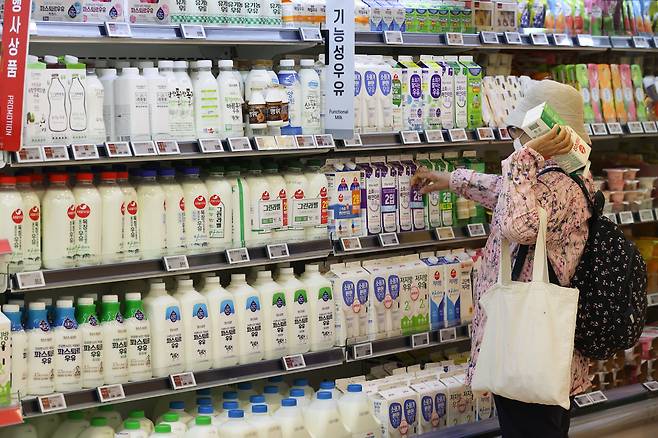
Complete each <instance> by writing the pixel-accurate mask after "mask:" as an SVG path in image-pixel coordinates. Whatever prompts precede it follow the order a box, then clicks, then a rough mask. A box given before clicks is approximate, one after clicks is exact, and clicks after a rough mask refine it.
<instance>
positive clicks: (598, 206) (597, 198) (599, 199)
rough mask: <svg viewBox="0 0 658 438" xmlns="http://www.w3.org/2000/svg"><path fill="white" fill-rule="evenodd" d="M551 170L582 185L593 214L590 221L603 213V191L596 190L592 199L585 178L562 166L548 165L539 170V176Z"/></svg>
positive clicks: (581, 188) (581, 187)
mask: <svg viewBox="0 0 658 438" xmlns="http://www.w3.org/2000/svg"><path fill="white" fill-rule="evenodd" d="M549 172H559V173H561V174H563V175H566V176H568V177H569V178H571V180H572V181H573V182H575V183H576V184H577V185H578V187H580V190H581V191H582V192H583V195H584V196H585V201H586V202H587V206H588V207H589V209H590V212H591V214H592V216H591V218H590V221H591V220H592V219H596V218H598V217H600V216H602V215H603V204H605V197H604V196H603V193H601V192H596V193H595V194H594V200H592V196H591V195H590V193H589V190H587V187H586V186H585V182H584V181H583V179H582V178H581V177H580V176H578V175H576V174H572V173H571V174H570V173H567V172H565V171H564V170H562V168H561V167H558V166H551V167H546V168H544V169H542V170H541V171H539V174H538V175H537V176H538V177H539V176H542V175H545V174H547V173H549Z"/></svg>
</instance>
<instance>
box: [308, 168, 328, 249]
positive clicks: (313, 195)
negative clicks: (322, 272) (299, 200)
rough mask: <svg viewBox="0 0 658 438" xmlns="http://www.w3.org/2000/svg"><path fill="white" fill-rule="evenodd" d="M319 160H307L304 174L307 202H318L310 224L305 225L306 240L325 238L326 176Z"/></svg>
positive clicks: (326, 215) (326, 210) (326, 211)
mask: <svg viewBox="0 0 658 438" xmlns="http://www.w3.org/2000/svg"><path fill="white" fill-rule="evenodd" d="M321 167H322V162H321V161H320V160H309V162H308V167H307V170H306V172H305V173H304V176H305V177H306V180H307V181H308V193H307V196H308V199H307V201H308V202H313V203H316V202H317V203H318V208H317V210H316V212H315V213H314V214H311V218H312V224H310V225H309V226H307V227H306V231H305V233H306V240H319V239H326V238H327V237H328V234H327V223H328V221H329V196H328V186H329V183H328V182H327V176H326V175H325V174H324V172H321V171H320V168H321Z"/></svg>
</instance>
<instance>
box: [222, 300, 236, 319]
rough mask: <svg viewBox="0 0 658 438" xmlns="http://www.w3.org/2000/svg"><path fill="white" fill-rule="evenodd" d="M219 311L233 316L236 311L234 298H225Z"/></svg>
mask: <svg viewBox="0 0 658 438" xmlns="http://www.w3.org/2000/svg"><path fill="white" fill-rule="evenodd" d="M219 311H220V312H221V313H223V314H224V315H226V316H231V315H233V314H234V313H235V305H234V304H233V300H224V301H222V302H221V303H219Z"/></svg>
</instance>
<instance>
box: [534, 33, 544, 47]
mask: <svg viewBox="0 0 658 438" xmlns="http://www.w3.org/2000/svg"><path fill="white" fill-rule="evenodd" d="M530 39H531V40H532V44H533V45H535V46H548V37H547V36H546V34H545V33H533V34H531V35H530Z"/></svg>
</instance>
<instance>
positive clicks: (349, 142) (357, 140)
mask: <svg viewBox="0 0 658 438" xmlns="http://www.w3.org/2000/svg"><path fill="white" fill-rule="evenodd" d="M343 146H345V147H354V146H363V142H362V141H361V135H360V134H354V137H352V138H349V139H345V140H343Z"/></svg>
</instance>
